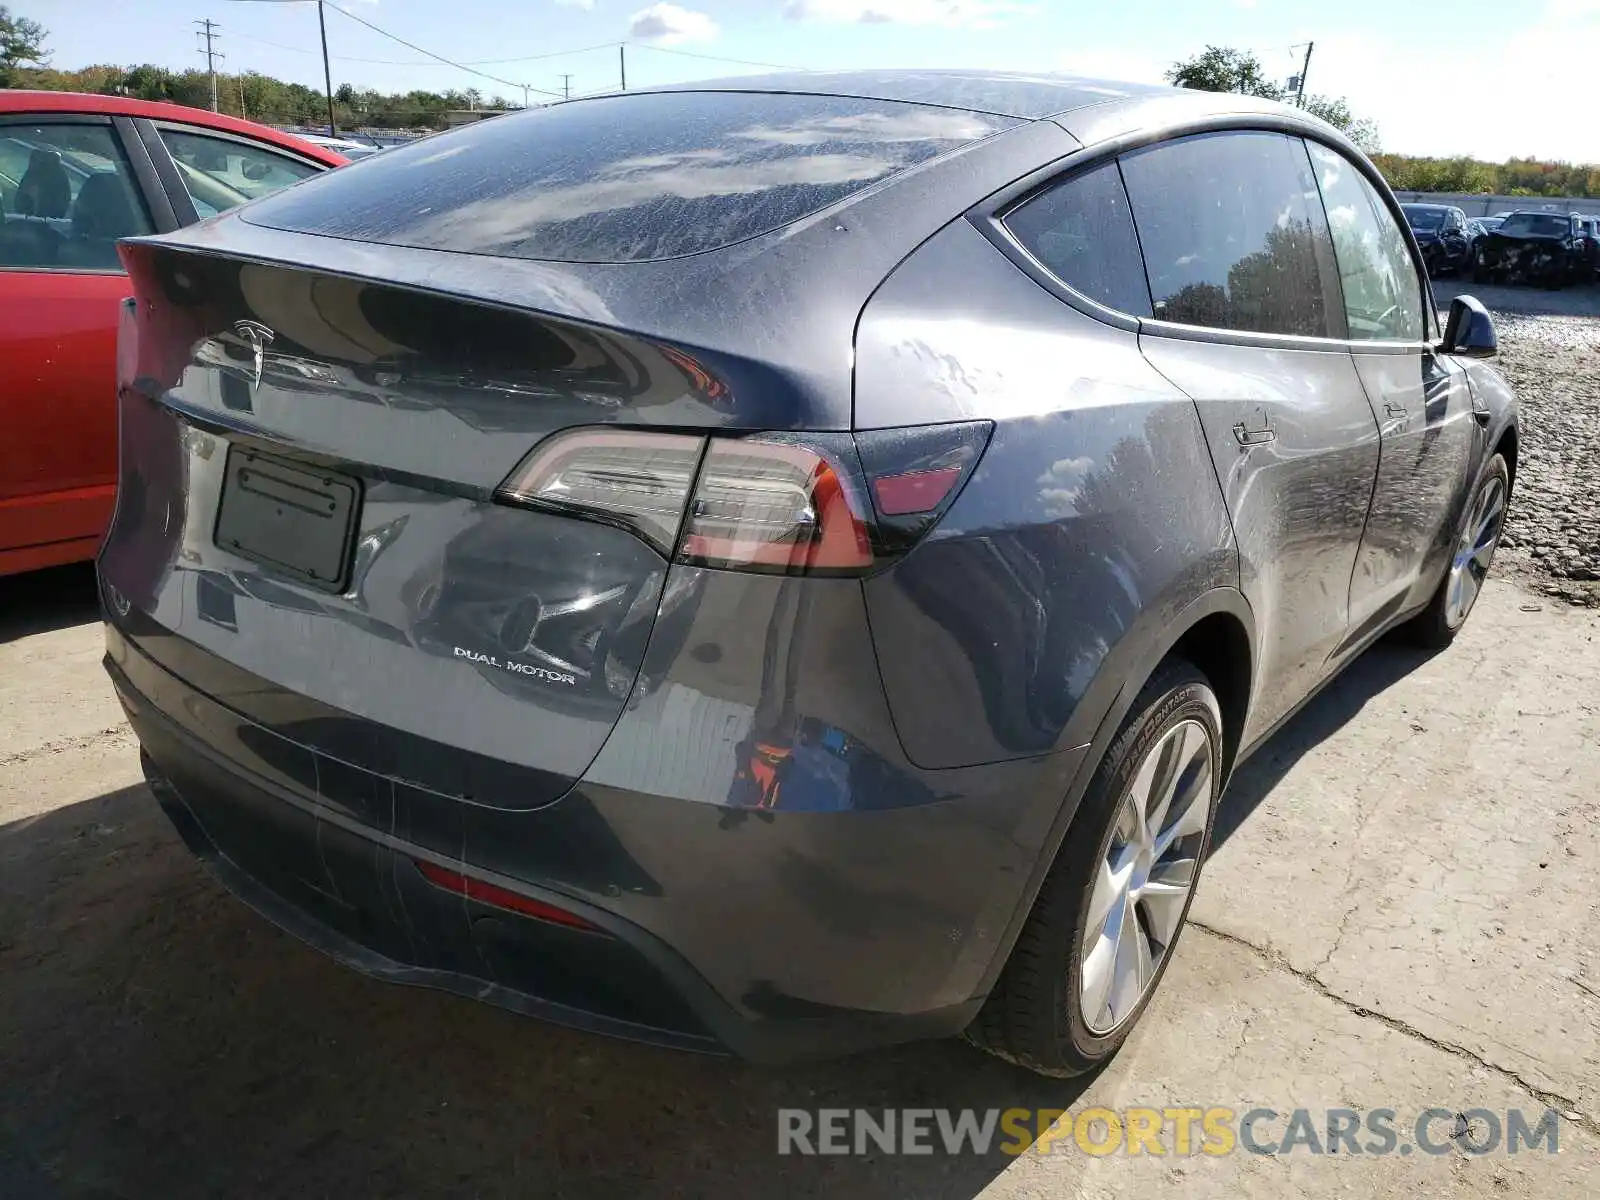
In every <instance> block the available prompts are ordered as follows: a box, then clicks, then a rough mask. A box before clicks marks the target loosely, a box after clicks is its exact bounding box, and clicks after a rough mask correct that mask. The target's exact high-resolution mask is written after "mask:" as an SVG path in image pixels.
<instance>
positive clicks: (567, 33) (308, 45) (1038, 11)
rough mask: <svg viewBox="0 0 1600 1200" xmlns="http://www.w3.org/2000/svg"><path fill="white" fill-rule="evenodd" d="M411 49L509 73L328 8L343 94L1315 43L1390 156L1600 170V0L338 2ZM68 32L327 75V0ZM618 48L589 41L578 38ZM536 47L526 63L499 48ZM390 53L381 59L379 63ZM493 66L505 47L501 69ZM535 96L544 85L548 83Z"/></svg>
mask: <svg viewBox="0 0 1600 1200" xmlns="http://www.w3.org/2000/svg"><path fill="white" fill-rule="evenodd" d="M337 2H338V4H339V6H340V7H342V8H345V9H348V10H349V11H350V12H351V13H353V14H355V15H356V16H359V17H361V18H363V19H364V20H367V21H370V22H372V23H373V24H376V25H379V26H382V27H383V28H384V29H387V30H389V31H391V32H392V33H395V34H398V35H399V36H401V37H404V38H406V39H407V40H409V41H412V42H415V43H417V44H418V45H421V46H424V47H426V48H428V49H429V50H432V51H434V52H436V53H439V54H442V55H445V56H447V57H450V58H453V59H456V60H458V61H464V62H469V63H474V64H477V66H478V69H480V70H482V71H484V72H487V73H489V74H492V75H495V76H498V77H500V78H501V79H504V80H507V81H510V82H511V83H512V84H515V85H518V86H507V85H505V84H501V83H496V82H494V81H492V80H489V79H484V78H479V77H476V76H473V75H471V74H468V73H467V72H465V71H461V70H457V69H455V68H452V67H446V66H441V65H437V64H429V63H427V61H426V60H422V59H421V56H419V55H418V54H417V53H416V52H414V51H411V50H408V49H406V48H405V47H404V46H402V45H399V44H397V43H395V42H393V41H389V40H387V39H385V38H384V37H382V36H380V35H379V34H377V33H375V32H373V31H371V30H369V29H366V28H364V27H362V26H361V25H359V24H358V23H356V22H355V21H353V20H351V19H349V18H347V17H345V16H344V15H342V14H341V13H339V12H334V11H331V9H330V11H329V12H328V39H329V44H330V50H331V52H332V54H333V55H334V62H333V75H334V83H335V86H337V85H338V84H340V83H343V82H349V83H352V84H355V85H357V86H371V87H377V88H380V89H382V90H385V91H392V90H402V89H406V88H410V87H429V88H435V89H443V88H447V87H455V88H461V89H464V88H467V87H472V86H477V87H479V88H481V89H482V90H484V91H486V92H488V93H494V92H499V93H501V94H504V95H506V96H509V97H512V98H517V99H520V96H521V87H520V85H522V84H526V85H528V86H529V87H530V88H532V89H545V90H546V91H548V92H559V91H560V90H561V88H562V86H563V80H562V75H563V74H570V75H571V81H570V84H571V87H572V90H573V94H574V95H578V94H582V93H586V92H592V91H601V90H606V89H610V88H614V87H615V86H616V85H617V82H618V80H617V69H618V68H617V51H616V47H615V45H614V43H616V42H617V41H620V40H623V39H626V40H628V41H629V42H630V43H632V44H631V45H630V46H629V49H628V51H627V57H628V82H629V84H630V85H632V86H643V85H648V84H652V83H666V82H678V81H682V80H690V79H699V78H710V77H714V76H722V75H729V74H738V73H743V72H747V71H752V70H757V69H758V68H757V67H755V66H746V65H742V64H739V63H732V62H726V61H716V60H713V59H710V58H702V57H690V56H691V55H714V56H719V57H720V58H723V59H744V60H749V61H750V62H751V63H773V64H779V65H783V66H793V67H801V68H809V69H825V68H849V67H862V66H883V67H957V66H977V67H990V68H1001V69H1008V70H1025V71H1073V72H1080V73H1085V74H1094V75H1099V76H1103V77H1108V78H1121V79H1134V80H1144V81H1151V82H1157V81H1159V79H1160V74H1161V71H1162V69H1163V68H1164V67H1165V66H1167V65H1168V64H1169V63H1171V62H1172V61H1173V60H1174V59H1176V58H1180V57H1184V56H1187V55H1188V54H1191V53H1193V52H1196V51H1198V50H1200V49H1202V48H1203V47H1204V46H1205V45H1206V44H1207V43H1219V44H1224V45H1234V46H1242V47H1248V48H1250V49H1253V50H1256V51H1257V52H1258V53H1259V54H1260V55H1261V57H1262V59H1263V61H1264V62H1265V63H1266V64H1267V66H1268V67H1269V69H1271V71H1272V72H1273V73H1274V74H1276V75H1278V76H1280V77H1284V78H1287V76H1288V75H1289V74H1291V73H1292V72H1293V71H1294V70H1295V69H1296V66H1297V63H1298V55H1299V54H1300V53H1302V52H1303V51H1301V50H1296V49H1291V46H1293V45H1294V44H1296V43H1304V42H1306V41H1307V40H1310V39H1315V41H1316V49H1315V52H1314V54H1313V57H1312V60H1311V71H1310V77H1309V78H1310V88H1311V90H1312V91H1318V92H1325V93H1329V94H1334V95H1343V96H1346V97H1347V98H1348V99H1349V100H1350V102H1351V105H1352V107H1353V108H1354V109H1355V110H1356V111H1357V112H1359V113H1361V114H1362V115H1365V116H1370V117H1372V118H1373V119H1374V120H1376V121H1377V122H1378V126H1379V131H1380V135H1381V140H1382V142H1383V147H1384V149H1388V150H1396V151H1402V152H1406V153H1427V154H1458V153H1472V154H1477V155H1479V156H1482V157H1487V158H1494V159H1500V158H1505V157H1507V156H1509V155H1513V154H1517V155H1525V154H1532V155H1538V156H1540V157H1547V158H1561V159H1567V160H1572V161H1580V162H1600V92H1597V91H1596V90H1595V89H1594V87H1593V79H1594V77H1595V74H1596V72H1597V71H1600V0H1525V2H1524V3H1522V4H1513V3H1511V2H1510V0H1493V2H1491V0H1455V2H1451V3H1445V2H1443V0H1410V2H1409V3H1394V2H1393V0H1341V2H1340V3H1337V4H1330V3H1327V0H1320V2H1313V0H1190V2H1188V3H1173V2H1170V0H1169V2H1167V3H1158V2H1155V0H1072V2H1070V3H1063V2H1062V0H672V2H665V0H661V2H657V0H337ZM9 3H10V6H11V8H12V11H13V12H14V13H16V14H18V15H22V16H29V17H32V18H34V19H35V20H38V21H40V22H41V23H43V24H44V25H45V26H46V27H47V28H48V29H49V31H50V35H51V36H50V43H49V45H50V48H51V50H52V52H53V63H54V65H56V66H60V67H73V66H83V65H86V64H88V63H92V62H121V63H131V62H155V63H159V64H162V65H164V66H170V67H182V66H188V65H193V64H195V63H197V62H199V61H200V60H199V58H198V57H197V55H196V53H195V38H194V33H193V26H192V24H191V22H193V21H194V20H196V19H197V18H201V17H210V18H211V19H212V20H214V21H216V22H218V23H219V24H220V25H221V26H222V42H221V45H222V48H223V49H224V50H225V52H226V53H227V56H228V57H227V62H226V67H227V69H228V70H256V71H262V72H265V73H267V74H272V75H276V76H279V77H281V78H288V79H295V80H299V81H301V82H303V83H306V84H310V85H313V86H320V85H321V82H322V73H321V60H320V58H319V57H318V53H317V46H318V43H317V21H316V10H315V6H314V5H312V4H309V3H286V4H279V3H260V2H247V3H242V2H239V0H137V2H135V0H9ZM598 43H612V44H611V45H608V46H607V47H605V48H603V49H596V50H590V51H588V52H586V53H558V54H554V55H553V56H551V57H543V58H537V59H533V58H529V57H528V56H533V55H550V54H552V52H558V51H573V50H579V49H582V48H584V47H590V46H594V45H596V44H598ZM509 59H520V60H523V61H500V60H509ZM374 60H378V61H374ZM484 60H496V61H487V62H486V61H484ZM531 95H533V96H534V97H537V96H538V92H537V91H534V92H532V93H531Z"/></svg>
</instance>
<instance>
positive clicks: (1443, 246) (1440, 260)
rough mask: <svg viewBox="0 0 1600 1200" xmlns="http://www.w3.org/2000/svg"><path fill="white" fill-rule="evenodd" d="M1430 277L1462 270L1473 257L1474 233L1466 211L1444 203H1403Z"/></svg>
mask: <svg viewBox="0 0 1600 1200" xmlns="http://www.w3.org/2000/svg"><path fill="white" fill-rule="evenodd" d="M1401 208H1402V210H1403V211H1404V212H1405V215H1406V220H1407V221H1408V222H1409V223H1410V225H1411V232H1412V233H1413V234H1415V235H1416V239H1417V245H1418V246H1420V247H1421V248H1422V260H1423V262H1424V263H1426V264H1427V267H1428V274H1429V275H1430V276H1439V275H1444V274H1447V273H1449V272H1451V271H1459V270H1460V269H1461V268H1462V267H1464V266H1466V265H1467V263H1468V262H1469V261H1470V260H1471V258H1472V234H1471V233H1470V232H1469V231H1468V229H1467V214H1466V213H1464V212H1462V211H1461V210H1460V209H1459V208H1452V207H1450V206H1449V205H1445V204H1405V205H1402V206H1401Z"/></svg>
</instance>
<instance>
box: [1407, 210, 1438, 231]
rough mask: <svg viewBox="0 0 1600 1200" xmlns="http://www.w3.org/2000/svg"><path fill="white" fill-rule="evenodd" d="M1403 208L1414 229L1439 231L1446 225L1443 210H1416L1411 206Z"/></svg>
mask: <svg viewBox="0 0 1600 1200" xmlns="http://www.w3.org/2000/svg"><path fill="white" fill-rule="evenodd" d="M1402 208H1403V210H1404V212H1405V214H1406V220H1408V221H1410V222H1411V228H1413V229H1437V228H1439V226H1441V225H1443V224H1444V209H1442V208H1415V207H1413V206H1411V205H1403V206H1402Z"/></svg>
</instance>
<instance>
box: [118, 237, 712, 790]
mask: <svg viewBox="0 0 1600 1200" xmlns="http://www.w3.org/2000/svg"><path fill="white" fill-rule="evenodd" d="M129 261H130V264H131V266H132V268H133V271H134V276H135V280H136V283H137V284H138V286H139V288H140V291H141V294H142V295H143V296H144V297H146V299H145V300H144V302H143V304H142V305H141V309H140V313H139V317H138V320H137V325H136V328H132V329H130V328H129V325H130V324H131V323H132V319H131V318H129V319H127V320H125V328H124V357H125V359H127V358H131V357H133V356H135V355H136V356H137V358H138V361H137V363H127V362H125V363H124V371H125V374H127V375H128V376H129V377H130V380H129V382H128V383H127V384H126V385H125V386H124V388H123V398H122V422H123V459H122V480H123V483H122V490H121V498H120V501H119V508H118V513H117V517H116V519H115V521H114V524H113V529H112V533H111V536H110V537H109V539H108V543H107V546H106V548H105V552H104V555H103V560H102V569H103V572H104V575H105V578H106V581H107V583H108V584H110V585H111V586H112V587H113V588H114V589H116V593H117V597H118V599H119V600H120V603H121V604H122V605H125V606H127V607H128V608H129V609H130V610H132V609H137V610H138V613H139V614H143V616H144V617H145V618H147V619H148V621H149V622H151V623H152V626H151V628H153V629H155V630H159V631H161V633H164V634H174V635H177V637H178V638H180V639H182V640H183V641H185V642H188V643H192V644H194V645H197V646H199V647H200V648H202V649H204V650H206V651H209V652H210V653H211V654H213V655H215V656H216V657H218V658H220V659H222V660H225V661H226V662H227V663H228V664H230V665H231V666H232V667H234V668H237V669H238V671H239V672H241V673H243V674H242V675H241V676H239V677H238V678H246V679H250V680H252V681H253V682H252V683H250V684H243V683H238V682H237V681H235V682H234V683H232V684H230V685H226V686H225V688H224V689H223V690H226V691H227V692H228V693H229V694H230V696H231V697H232V698H233V699H234V700H236V701H237V702H238V704H240V705H242V706H244V707H247V708H248V709H249V710H250V714H251V716H252V717H253V719H257V720H261V721H263V723H265V724H267V725H269V727H273V728H275V729H276V731H277V732H279V733H282V734H283V735H284V736H287V737H289V738H290V739H291V740H293V741H295V742H298V743H300V744H303V745H307V746H309V747H310V748H312V749H315V750H320V751H323V752H325V753H327V754H329V755H332V756H333V757H335V758H338V759H341V760H343V761H352V760H353V761H354V762H355V765H358V766H363V767H366V768H369V769H372V770H376V771H380V772H381V773H383V774H395V773H398V774H399V775H401V776H402V777H408V778H410V779H411V780H412V781H414V782H420V783H424V784H426V785H427V786H428V787H430V788H432V789H434V790H445V791H447V792H448V793H449V794H455V795H459V796H461V797H463V798H468V799H472V800H474V801H477V802H481V803H489V804H492V805H494V806H496V807H517V808H532V807H538V806H540V805H542V804H545V803H548V802H549V801H551V800H553V799H555V798H557V797H558V796H559V795H560V794H561V793H562V792H563V791H564V790H566V788H567V787H568V786H569V785H570V783H571V781H572V780H573V779H574V778H576V777H577V776H578V775H579V774H581V772H582V771H583V769H584V768H585V767H586V766H587V765H588V763H589V761H590V760H591V759H592V758H593V756H594V755H595V753H596V752H597V751H598V750H599V747H600V745H601V743H602V742H603V740H604V738H605V736H606V734H607V733H608V732H609V730H610V729H611V726H612V725H613V724H614V722H615V720H616V718H617V716H618V714H619V713H620V711H621V709H622V705H623V703H624V701H625V700H626V698H627V696H628V693H629V691H630V689H631V688H632V686H633V684H634V681H635V677H636V675H637V673H638V670H639V664H640V661H641V659H642V656H643V651H644V646H645V642H646V640H647V638H648V636H649V632H650V629H651V626H652V624H653V622H654V619H655V614H656V609H657V606H658V603H659V601H660V598H661V592H662V588H663V585H664V582H665V579H666V574H667V562H666V559H665V557H664V556H663V554H662V553H661V552H660V550H658V549H657V548H654V547H652V546H651V545H650V544H648V542H647V541H646V540H645V539H644V538H641V537H640V536H638V535H637V534H636V533H633V532H629V531H628V530H625V529H621V528H617V527H615V525H613V524H606V523H600V522H596V521H579V520H573V519H570V517H567V516H563V515H559V514H557V513H554V512H551V511H539V510H535V509H532V508H529V507H525V506H518V505H515V504H508V503H505V502H503V500H504V497H500V498H498V499H497V497H496V495H495V489H496V488H497V486H498V485H500V484H501V483H502V481H504V480H506V479H507V477H508V476H510V475H512V474H513V472H514V470H515V469H516V468H517V466H518V464H519V462H521V461H522V460H523V459H524V457H525V456H526V455H527V454H528V453H529V451H530V450H531V449H532V448H533V447H535V446H537V445H539V444H540V443H541V442H542V441H543V440H544V439H546V438H547V437H548V436H549V435H550V434H552V433H554V432H555V431H557V430H561V429H565V428H567V427H570V426H594V425H596V424H600V423H618V422H621V423H628V424H630V425H649V424H652V423H653V422H652V420H651V417H652V416H653V415H658V414H659V412H660V411H662V410H668V411H670V412H671V414H673V417H674V418H675V419H676V420H679V421H685V420H686V421H691V422H694V423H696V424H700V425H716V424H718V423H719V420H721V419H723V418H725V416H726V399H727V397H726V394H725V390H724V389H723V387H722V385H721V384H720V383H719V381H718V380H717V379H716V378H714V377H713V376H712V374H710V373H709V372H708V371H707V370H706V369H705V368H703V367H702V366H700V365H699V364H698V363H696V362H695V361H694V360H693V359H691V358H690V357H689V356H687V355H686V354H683V353H681V352H678V351H675V350H674V349H673V348H672V347H670V346H668V345H666V344H663V343H659V342H653V341H650V340H648V339H642V338H637V337H631V336H627V335H623V334H620V333H615V332H610V331H602V330H597V329H594V328H590V327H583V326H580V325H578V324H575V323H573V322H570V321H564V320H561V319H557V318H549V317H541V316H537V315H532V314H526V313H516V312H512V311H510V310H507V309H504V308H499V307H494V306H489V305H483V304H478V303H473V302H469V301H462V300H456V299H449V298H443V297H438V296H432V295H428V294H424V293H420V292H415V291H408V290H406V289H401V288H394V287H387V286H383V285H378V284H370V283H364V282H360V281H356V280H351V279H345V278H335V277H331V276H326V275H322V274H319V273H317V272H315V271H312V270H306V269H302V268H298V267H294V266H287V265H264V264H259V263H244V262H238V261H233V260H229V259H224V258H217V257H206V256H198V255H194V254H191V253H186V252H183V251H177V250H169V249H157V248H155V247H153V246H145V247H139V248H132V249H130V251H129ZM652 410H654V411H652ZM644 436H648V435H644ZM697 446H698V443H696V442H694V441H692V440H691V441H687V442H686V443H684V444H683V445H674V446H672V447H670V448H668V449H666V450H663V451H662V452H661V453H660V454H658V455H657V457H656V459H655V467H656V468H657V469H658V471H659V472H660V474H661V476H662V477H663V478H667V477H670V476H672V475H673V474H674V473H676V475H677V476H679V477H681V478H682V480H683V481H684V486H685V487H686V486H687V480H688V478H689V476H690V475H691V474H692V472H693V470H694V468H695V466H696V463H697V457H698V450H697ZM600 466H601V467H603V466H604V463H603V462H602V463H601V464H600ZM673 503H681V499H680V500H678V501H669V502H668V508H669V510H670V508H671V505H672V504H673ZM669 515H670V516H671V517H672V518H673V519H675V517H676V513H671V512H670V511H669ZM135 616H136V614H135V615H130V617H129V621H130V622H134V623H131V624H129V628H130V630H131V631H132V632H133V633H134V634H135V636H136V637H137V635H138V632H139V627H138V625H137V623H136V621H135V619H134V618H135ZM142 644H144V645H145V646H146V647H147V648H150V649H152V652H154V653H157V654H159V653H161V651H160V648H159V646H160V639H159V637H157V638H150V637H146V638H144V639H143V640H142ZM168 665H169V666H171V667H173V668H174V669H178V670H182V669H183V664H182V663H181V661H177V660H172V661H169V662H168ZM191 682H196V683H199V682H200V681H197V680H191ZM308 702H309V703H308ZM345 718H350V719H345ZM352 719H353V721H354V722H355V727H353V726H352ZM358 727H366V728H358ZM380 731H382V732H380ZM389 734H410V735H415V736H416V737H417V738H419V739H422V740H421V741H420V742H419V743H418V744H419V745H423V746H431V747H432V748H433V752H432V753H431V754H427V755H419V756H414V757H415V758H416V759H417V761H413V762H412V763H411V764H410V765H409V766H408V767H405V768H402V769H400V770H399V771H398V772H397V771H396V762H395V757H394V755H392V754H379V753H378V742H379V741H380V740H382V738H383V737H385V736H387V735H389ZM391 740H393V739H392V738H391ZM486 762H494V763H503V764H507V765H508V766H521V767H524V768H527V770H526V771H525V772H521V773H518V774H516V775H515V776H512V777H507V776H506V775H505V774H504V773H503V772H499V773H496V772H488V771H485V770H484V769H483V765H484V764H485V763H486ZM490 780H492V781H493V782H488V781H490ZM486 787H487V788H488V789H489V790H490V791H491V792H492V794H489V795H484V794H481V793H482V791H483V790H484V789H485V788H486Z"/></svg>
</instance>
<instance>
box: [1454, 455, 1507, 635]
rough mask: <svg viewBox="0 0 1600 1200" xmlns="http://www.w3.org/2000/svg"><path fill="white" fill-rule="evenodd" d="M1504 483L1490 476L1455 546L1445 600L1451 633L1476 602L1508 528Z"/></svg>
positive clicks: (1465, 617) (1459, 625)
mask: <svg viewBox="0 0 1600 1200" xmlns="http://www.w3.org/2000/svg"><path fill="white" fill-rule="evenodd" d="M1505 520H1506V485H1505V480H1503V479H1501V478H1499V477H1498V476H1491V477H1490V478H1489V479H1487V480H1485V481H1484V484H1483V486H1482V487H1481V488H1480V489H1479V490H1478V495H1477V497H1476V498H1475V499H1474V501H1473V504H1472V515H1471V516H1470V517H1469V518H1468V519H1467V523H1466V527H1465V528H1464V529H1463V530H1462V531H1461V537H1460V539H1459V540H1458V541H1457V542H1456V552H1455V557H1454V558H1453V559H1452V560H1451V563H1450V582H1449V585H1448V587H1449V590H1448V591H1447V593H1446V596H1445V610H1444V619H1445V624H1446V625H1448V626H1449V627H1450V628H1451V629H1459V628H1460V627H1461V624H1462V623H1463V622H1464V621H1465V620H1466V619H1467V614H1468V613H1470V612H1471V611H1472V606H1473V604H1475V603H1476V602H1477V599H1478V593H1479V591H1481V590H1482V588H1483V580H1484V577H1485V576H1486V575H1488V574H1489V564H1490V563H1491V562H1492V561H1493V560H1494V551H1495V547H1496V546H1497V545H1499V543H1500V531H1501V530H1502V529H1503V528H1505Z"/></svg>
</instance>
